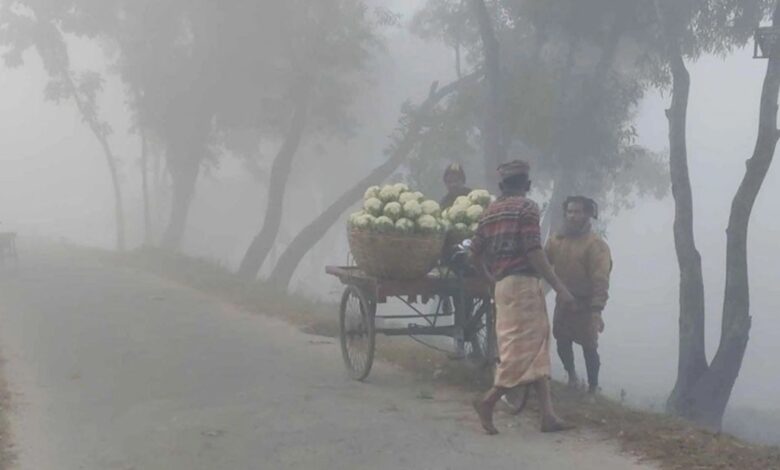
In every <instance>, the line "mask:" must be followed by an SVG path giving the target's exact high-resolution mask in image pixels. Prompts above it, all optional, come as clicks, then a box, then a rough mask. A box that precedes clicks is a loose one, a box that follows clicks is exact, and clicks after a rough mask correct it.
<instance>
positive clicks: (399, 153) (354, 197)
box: [270, 73, 481, 290]
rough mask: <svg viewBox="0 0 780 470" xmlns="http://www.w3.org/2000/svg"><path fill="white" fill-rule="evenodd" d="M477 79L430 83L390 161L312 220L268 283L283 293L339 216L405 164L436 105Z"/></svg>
mask: <svg viewBox="0 0 780 470" xmlns="http://www.w3.org/2000/svg"><path fill="white" fill-rule="evenodd" d="M480 75H481V74H480V73H472V74H469V75H465V76H463V78H461V79H459V80H456V81H454V82H452V83H450V84H448V85H446V86H444V87H442V88H438V89H437V84H436V83H434V84H433V86H432V87H431V91H430V93H429V95H428V98H427V99H426V100H425V102H423V103H422V104H421V105H420V106H419V108H418V109H417V111H416V112H415V114H414V116H413V119H412V120H411V122H410V123H409V126H408V128H407V130H406V132H405V134H404V136H403V138H402V139H401V141H400V143H399V144H398V145H397V146H396V147H395V149H394V150H393V151H392V153H391V154H390V157H389V158H388V159H387V160H386V161H385V162H384V163H383V164H381V165H380V166H378V167H376V168H374V170H372V171H371V173H369V174H368V175H366V176H365V177H363V178H362V179H361V180H360V181H358V182H357V183H356V184H355V185H354V186H352V187H351V188H350V189H349V190H347V191H346V192H345V193H344V194H342V195H341V196H340V197H339V198H338V199H336V201H335V202H333V204H331V205H330V207H328V208H327V209H326V210H325V211H324V212H322V214H321V215H320V216H319V217H317V218H316V219H314V221H312V222H311V223H310V224H309V225H307V226H306V227H305V228H304V229H303V230H301V231H300V232H299V233H298V235H297V236H296V237H295V238H294V239H293V241H292V242H291V243H290V245H289V246H288V247H287V249H286V250H285V251H284V253H282V256H281V257H280V258H279V261H278V262H277V264H276V266H275V267H274V270H273V272H272V273H271V276H270V279H271V281H272V282H273V283H274V284H276V285H277V286H279V287H281V288H284V289H285V290H286V289H287V288H288V287H289V285H290V281H291V280H292V276H293V274H295V270H296V269H297V268H298V265H299V264H300V262H301V260H302V259H303V257H304V256H306V253H308V252H309V251H310V250H311V249H312V247H314V245H315V244H316V243H317V242H318V241H320V240H321V239H322V237H323V236H324V235H325V233H326V232H327V231H328V230H329V229H330V228H331V227H332V226H333V224H334V223H336V221H338V219H339V217H340V216H341V214H342V213H343V212H344V211H345V210H347V209H349V207H350V206H351V205H352V204H354V203H355V201H358V200H360V198H361V197H362V195H363V192H364V191H365V190H366V188H367V187H369V186H371V185H374V184H379V183H381V182H382V181H383V180H385V179H386V178H388V177H389V176H390V175H392V174H393V173H394V172H395V171H396V170H397V169H398V167H399V166H400V165H401V164H402V163H403V162H404V161H405V160H406V158H407V157H408V156H409V154H410V153H411V152H412V150H413V149H414V146H415V145H416V144H417V142H418V141H419V137H420V133H421V132H422V129H423V126H424V124H425V122H426V121H427V118H428V117H429V116H430V113H431V111H433V109H434V108H435V107H436V105H437V104H438V103H439V102H440V101H441V100H442V99H444V98H445V97H446V96H448V95H449V94H451V93H453V92H455V91H456V90H457V89H458V88H459V87H461V86H463V85H464V84H466V83H471V82H474V81H475V80H476V79H478V78H479V76H480Z"/></svg>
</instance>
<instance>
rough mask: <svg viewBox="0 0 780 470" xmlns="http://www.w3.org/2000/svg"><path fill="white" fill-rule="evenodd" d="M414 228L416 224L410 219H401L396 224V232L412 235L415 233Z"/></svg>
mask: <svg viewBox="0 0 780 470" xmlns="http://www.w3.org/2000/svg"><path fill="white" fill-rule="evenodd" d="M414 228H415V227H414V222H413V221H411V220H409V219H405V218H401V219H398V220H397V221H396V222H395V230H396V231H397V232H401V233H411V232H414Z"/></svg>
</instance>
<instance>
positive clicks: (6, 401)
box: [0, 360, 16, 470]
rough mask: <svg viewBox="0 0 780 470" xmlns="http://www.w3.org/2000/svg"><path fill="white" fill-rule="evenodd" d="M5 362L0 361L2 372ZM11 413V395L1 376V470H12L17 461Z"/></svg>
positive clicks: (0, 375)
mask: <svg viewBox="0 0 780 470" xmlns="http://www.w3.org/2000/svg"><path fill="white" fill-rule="evenodd" d="M3 365H4V361H2V360H0V370H1V369H2V368H3ZM10 411H11V394H10V392H9V391H8V386H7V384H6V382H5V378H3V375H2V374H0V470H10V469H11V468H12V466H13V464H14V462H15V461H16V455H15V453H14V451H13V439H12V436H11V429H10V426H9V424H8V414H9V413H10Z"/></svg>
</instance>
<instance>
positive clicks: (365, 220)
mask: <svg viewBox="0 0 780 470" xmlns="http://www.w3.org/2000/svg"><path fill="white" fill-rule="evenodd" d="M373 223H374V218H373V217H371V216H370V215H368V214H363V215H361V216H358V217H357V218H355V220H354V221H352V228H354V229H357V230H370V229H371V227H372V226H373Z"/></svg>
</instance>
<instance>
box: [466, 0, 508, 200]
mask: <svg viewBox="0 0 780 470" xmlns="http://www.w3.org/2000/svg"><path fill="white" fill-rule="evenodd" d="M471 6H472V9H473V11H474V16H475V17H476V19H477V23H478V25H479V33H480V36H481V38H482V49H483V54H484V58H485V81H486V82H487V99H486V100H485V110H484V122H483V125H482V136H481V137H482V148H483V152H484V154H485V155H484V158H485V162H484V164H485V178H486V180H487V181H488V187H489V188H490V187H492V188H493V189H494V190H495V189H496V188H498V184H497V183H498V181H497V180H498V176H497V174H496V168H498V165H500V164H501V163H503V162H504V161H505V160H506V141H505V132H503V126H504V113H503V103H502V93H501V82H502V77H501V57H500V50H499V42H498V39H497V38H496V32H495V29H494V28H493V24H492V20H491V19H490V14H489V13H488V9H487V6H486V5H485V2H484V0H471Z"/></svg>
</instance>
